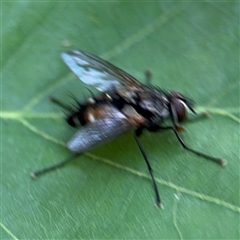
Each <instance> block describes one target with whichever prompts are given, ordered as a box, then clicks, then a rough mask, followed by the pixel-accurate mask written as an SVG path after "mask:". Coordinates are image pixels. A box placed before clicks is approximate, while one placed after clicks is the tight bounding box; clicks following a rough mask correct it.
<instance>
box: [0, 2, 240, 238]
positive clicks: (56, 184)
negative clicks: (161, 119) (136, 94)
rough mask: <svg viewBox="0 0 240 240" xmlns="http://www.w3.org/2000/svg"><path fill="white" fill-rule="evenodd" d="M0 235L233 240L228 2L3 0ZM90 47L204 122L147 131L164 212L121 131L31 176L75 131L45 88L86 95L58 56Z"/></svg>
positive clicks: (233, 33)
mask: <svg viewBox="0 0 240 240" xmlns="http://www.w3.org/2000/svg"><path fill="white" fill-rule="evenodd" d="M1 6H2V29H1V32H2V37H3V38H2V68H1V72H2V74H1V76H2V85H1V93H2V98H1V103H2V107H1V122H2V123H1V124H2V129H1V136H2V158H1V160H2V163H1V213H2V214H1V228H2V229H1V231H2V233H1V239H178V238H180V239H239V237H240V236H239V213H240V207H239V123H240V120H239V116H240V114H239V3H238V2H235V3H234V2H192V3H191V2H176V3H174V2H160V1H159V2H141V1H140V2H124V1H107V2H72V1H69V2H67V1H66V2H64V1H59V2H57V1H53V2H41V1H38V2H37V1H36V2H34V1H32V2H30V1H15V2H7V1H5V2H2V5H1ZM69 49H81V50H86V51H89V52H92V53H94V54H97V55H99V56H100V57H103V58H104V59H106V60H108V61H111V62H112V63H114V64H115V65H117V66H119V67H121V68H122V69H124V70H125V71H127V72H129V73H130V74H132V75H134V76H135V77H136V78H138V79H139V80H140V81H141V82H144V74H143V72H144V70H146V69H149V70H151V71H152V73H153V84H154V85H156V86H158V87H161V88H164V89H169V90H170V89H172V90H177V91H179V92H182V93H183V94H185V95H186V96H189V97H190V98H192V99H194V101H195V102H196V103H197V108H196V109H197V111H199V112H204V111H207V112H209V113H210V114H211V118H210V119H206V120H203V121H196V122H195V123H189V124H186V125H185V128H186V130H187V131H185V132H184V133H181V135H182V137H183V138H184V141H185V142H186V143H187V144H188V145H190V146H191V147H192V148H194V149H197V150H199V151H202V152H204V153H206V154H210V155H213V156H216V157H222V158H223V159H226V160H227V161H228V165H227V166H226V168H221V167H219V166H218V165H216V164H214V163H212V162H209V161H205V160H204V159H201V158H199V157H197V156H195V155H193V154H191V153H187V152H186V151H184V150H183V149H182V147H181V146H180V144H179V143H178V141H177V139H176V138H175V136H174V134H173V133H170V132H169V133H162V134H152V133H146V134H145V135H144V136H143V137H142V138H141V142H142V145H143V146H144V149H145V151H146V153H147V155H148V158H149V160H150V162H151V164H152V167H153V169H154V172H155V177H156V179H157V184H158V187H159V191H160V194H161V197H162V201H163V205H164V207H165V209H164V210H160V209H157V208H156V207H154V201H155V196H154V191H153V189H152V182H151V179H150V177H149V173H148V170H147V168H146V164H145V162H144V160H143V158H142V156H141V153H140V152H139V150H138V148H137V145H136V143H135V142H134V139H133V136H132V134H131V133H129V134H126V135H124V136H123V137H121V138H119V139H117V140H116V141H114V142H112V143H109V144H107V145H105V146H103V147H101V148H99V149H96V150H94V151H92V152H91V153H86V154H84V155H83V156H81V157H79V158H78V160H77V161H76V162H74V163H71V164H69V165H67V166H66V167H64V168H62V169H60V170H57V171H55V172H52V173H49V174H47V175H45V176H42V177H41V178H39V179H37V180H36V181H33V180H32V179H31V178H30V176H29V174H30V172H32V171H34V170H38V169H41V168H43V167H46V166H50V165H52V164H54V163H57V162H59V161H62V160H64V159H65V158H67V157H68V156H70V154H71V153H70V152H69V151H68V150H67V148H66V147H65V142H67V141H68V139H70V138H71V136H72V135H73V134H74V131H75V130H74V129H72V128H71V127H69V126H68V125H67V124H66V122H65V120H64V114H62V112H61V109H59V108H58V107H57V106H54V105H53V104H51V103H50V102H49V96H55V97H57V98H59V99H61V100H62V101H64V102H66V103H72V102H73V101H72V99H71V97H69V93H72V94H73V95H75V96H76V97H77V98H78V99H79V100H83V99H86V98H87V96H89V92H88V90H87V88H86V86H85V85H84V84H83V83H81V82H80V81H79V80H77V78H76V77H75V76H74V75H73V74H72V73H70V71H69V69H68V68H67V67H66V66H65V65H64V63H63V62H62V61H61V59H60V54H61V53H62V52H64V51H67V50H69Z"/></svg>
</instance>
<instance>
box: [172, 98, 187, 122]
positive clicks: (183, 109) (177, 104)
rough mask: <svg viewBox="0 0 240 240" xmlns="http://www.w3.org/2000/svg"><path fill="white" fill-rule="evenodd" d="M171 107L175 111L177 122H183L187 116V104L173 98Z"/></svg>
mask: <svg viewBox="0 0 240 240" xmlns="http://www.w3.org/2000/svg"><path fill="white" fill-rule="evenodd" d="M172 104H173V108H174V109H175V111H176V114H177V118H178V122H183V121H184V120H186V118H187V106H186V104H185V103H184V102H183V101H181V100H180V99H174V100H173V103H172Z"/></svg>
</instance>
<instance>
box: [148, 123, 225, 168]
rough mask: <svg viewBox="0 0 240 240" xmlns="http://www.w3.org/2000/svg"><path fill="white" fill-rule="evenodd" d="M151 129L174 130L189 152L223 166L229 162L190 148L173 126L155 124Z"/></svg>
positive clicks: (152, 130)
mask: <svg viewBox="0 0 240 240" xmlns="http://www.w3.org/2000/svg"><path fill="white" fill-rule="evenodd" d="M147 129H148V130H149V131H151V132H159V131H166V130H172V131H173V132H174V133H175V136H176V137H177V139H178V141H179V142H180V144H181V145H182V147H183V148H184V149H185V150H187V151H189V152H192V153H194V154H195V155H197V156H199V157H202V158H205V159H207V160H210V161H212V162H215V163H217V164H219V165H220V166H221V167H224V166H225V165H226V164H227V162H226V161H225V160H223V159H221V158H216V157H212V156H209V155H206V154H204V153H202V152H198V151H196V150H194V149H192V148H190V147H189V146H187V145H186V143H185V142H184V141H183V140H182V138H181V137H180V135H179V134H178V132H177V130H176V129H175V128H174V127H172V126H169V127H161V126H158V125H154V126H153V127H152V128H147Z"/></svg>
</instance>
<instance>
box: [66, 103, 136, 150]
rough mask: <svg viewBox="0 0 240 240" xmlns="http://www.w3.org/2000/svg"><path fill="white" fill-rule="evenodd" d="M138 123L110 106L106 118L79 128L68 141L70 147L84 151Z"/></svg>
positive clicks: (113, 137) (112, 138) (115, 136)
mask: <svg viewBox="0 0 240 240" xmlns="http://www.w3.org/2000/svg"><path fill="white" fill-rule="evenodd" d="M135 126H136V125H134V124H133V123H131V122H130V121H128V119H127V117H126V116H125V115H124V114H122V113H121V112H120V111H119V110H117V109H116V108H114V107H110V108H109V109H108V111H107V112H106V115H105V117H104V118H101V119H97V120H96V121H94V122H91V123H89V124H87V125H84V126H83V127H82V128H81V129H80V130H78V131H77V132H76V133H75V134H74V136H73V137H72V138H71V139H70V140H69V141H68V143H67V146H68V149H69V150H70V151H72V152H77V153H83V152H87V151H90V150H92V149H94V148H96V147H98V146H100V145H103V144H105V143H107V142H110V141H112V140H114V139H116V138H117V137H119V136H120V135H122V134H124V133H126V132H127V131H129V130H131V129H133V128H134V127H135Z"/></svg>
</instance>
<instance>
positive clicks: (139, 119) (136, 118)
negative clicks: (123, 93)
mask: <svg viewBox="0 0 240 240" xmlns="http://www.w3.org/2000/svg"><path fill="white" fill-rule="evenodd" d="M122 113H123V114H124V115H125V116H126V117H127V120H128V122H129V124H131V125H132V126H143V125H146V123H147V122H148V120H147V119H146V118H144V117H143V116H142V115H140V114H139V113H138V112H137V111H136V110H135V109H134V108H133V107H132V106H130V105H128V104H126V105H125V106H124V108H123V109H122Z"/></svg>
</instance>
